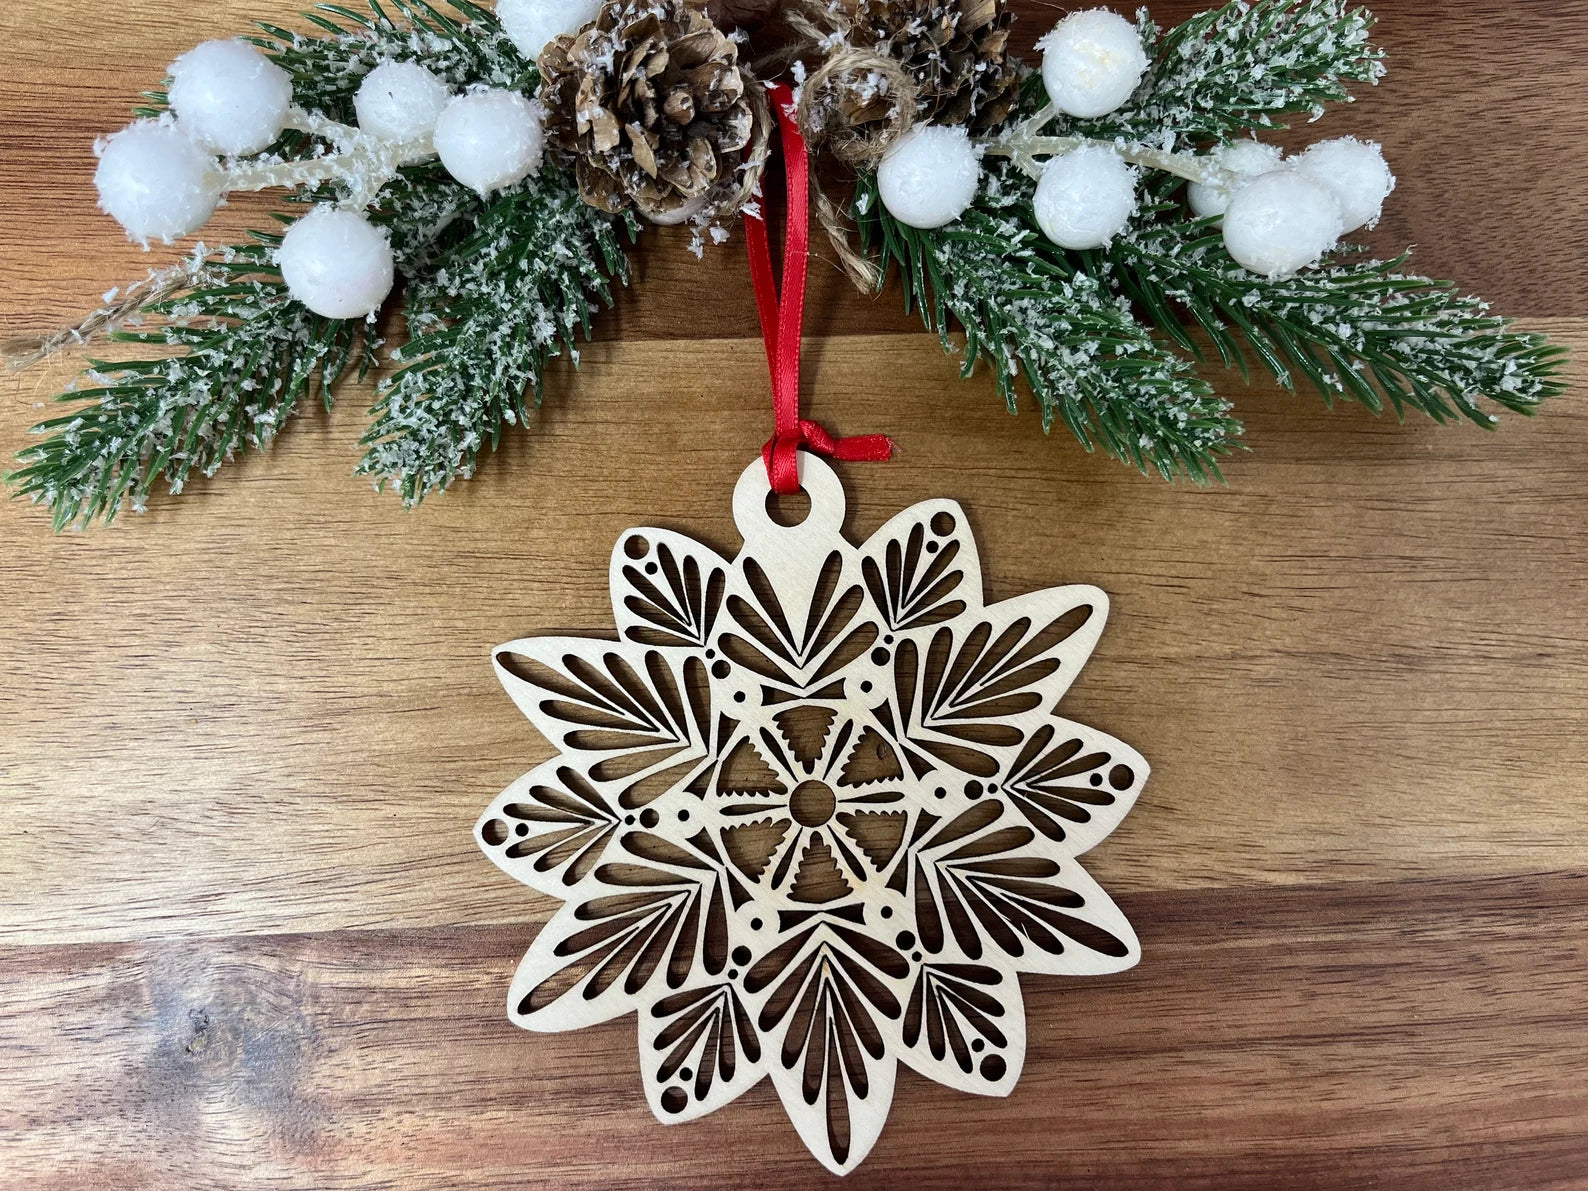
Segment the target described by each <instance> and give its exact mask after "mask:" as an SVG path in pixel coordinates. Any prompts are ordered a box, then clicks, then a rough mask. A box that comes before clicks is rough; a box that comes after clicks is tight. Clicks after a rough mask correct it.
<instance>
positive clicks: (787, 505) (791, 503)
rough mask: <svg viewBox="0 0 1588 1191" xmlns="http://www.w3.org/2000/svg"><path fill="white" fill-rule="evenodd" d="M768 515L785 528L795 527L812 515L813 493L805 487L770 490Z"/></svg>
mask: <svg viewBox="0 0 1588 1191" xmlns="http://www.w3.org/2000/svg"><path fill="white" fill-rule="evenodd" d="M766 515H767V517H768V518H769V519H770V520H771V521H772V522H774V523H775V524H777V525H781V526H782V527H783V528H784V529H794V528H796V527H797V526H800V525H803V524H804V523H805V520H806V518H808V517H809V516H810V515H811V495H810V493H809V492H806V491H805V489H804V488H796V489H794V491H793V492H768V493H767V494H766Z"/></svg>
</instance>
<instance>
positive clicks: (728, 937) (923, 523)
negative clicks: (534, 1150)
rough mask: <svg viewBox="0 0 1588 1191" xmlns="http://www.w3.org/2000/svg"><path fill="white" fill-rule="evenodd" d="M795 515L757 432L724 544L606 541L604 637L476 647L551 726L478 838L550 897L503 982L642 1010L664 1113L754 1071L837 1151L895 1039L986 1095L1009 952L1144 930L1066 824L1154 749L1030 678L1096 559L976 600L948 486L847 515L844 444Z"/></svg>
mask: <svg viewBox="0 0 1588 1191" xmlns="http://www.w3.org/2000/svg"><path fill="white" fill-rule="evenodd" d="M798 466H799V479H800V484H801V487H802V488H803V489H804V490H805V491H806V492H807V493H808V495H809V497H810V501H811V507H810V512H809V514H808V516H807V517H806V518H805V520H804V521H802V522H801V523H800V524H798V525H796V526H792V527H788V526H784V525H781V524H779V523H778V522H777V521H775V520H774V519H773V518H772V517H771V516H769V514H768V511H767V498H768V494H769V493H770V490H771V489H770V484H769V480H768V474H767V468H766V467H765V466H764V465H763V463H762V461H761V460H759V459H758V460H756V461H755V462H754V463H753V464H751V465H750V467H748V468H747V469H746V470H745V472H744V474H743V475H742V476H741V477H740V479H739V482H738V486H737V488H736V490H735V492H734V499H733V509H734V519H735V522H736V524H737V526H738V529H739V533H740V535H741V536H742V537H743V539H744V545H743V548H742V549H741V550H740V552H739V554H738V556H737V557H736V558H734V559H733V560H732V561H731V562H730V561H728V560H726V559H724V558H722V557H720V556H719V555H718V554H716V553H715V552H714V551H712V550H710V549H709V548H707V547H705V546H702V545H701V544H700V543H698V542H696V541H694V540H692V539H690V538H688V537H685V536H683V535H682V534H678V533H675V532H672V531H668V530H662V529H643V528H642V529H634V530H631V531H629V532H628V533H626V534H624V535H623V537H622V538H621V539H620V540H619V542H618V544H617V546H616V548H615V549H614V551H613V554H612V562H611V590H612V607H613V613H614V616H615V618H616V622H617V629H618V639H617V640H616V641H612V640H602V639H592V638H580V637H536V638H530V639H527V640H522V641H515V642H512V643H510V644H508V645H504V646H502V647H501V648H500V649H498V650H497V651H496V655H495V661H496V668H497V672H498V674H499V676H500V678H501V680H502V683H503V685H504V686H505V687H506V688H507V691H508V693H509V694H510V695H511V696H512V698H513V700H514V702H515V703H517V705H518V706H519V707H520V708H521V709H522V710H523V712H524V714H525V715H527V716H528V717H529V719H530V720H531V722H532V723H533V724H534V725H535V727H536V728H537V729H538V730H539V731H540V732H541V733H542V734H544V735H545V736H546V738H547V739H548V740H550V741H551V742H552V743H553V744H554V745H556V746H557V747H558V748H559V749H560V750H561V755H560V756H558V757H557V758H555V759H554V760H552V761H550V762H548V763H546V764H544V765H542V766H540V767H538V768H537V769H535V770H533V771H532V772H530V773H528V774H526V775H525V776H524V777H522V778H521V779H519V780H518V781H516V782H514V783H513V784H512V785H511V786H510V787H508V789H507V790H505V791H504V792H503V793H502V794H501V795H500V796H499V797H498V798H497V799H496V800H495V801H494V802H493V803H492V804H491V805H490V807H489V808H488V809H487V810H486V812H485V814H484V815H483V816H482V817H481V818H480V820H479V823H478V825H477V826H476V835H477V838H478V840H479V843H480V846H481V847H482V848H483V849H484V850H485V853H486V854H487V855H488V856H489V857H490V858H491V859H492V860H493V861H495V862H496V864H498V865H499V866H500V867H501V868H502V869H503V870H504V871H505V872H507V873H508V874H509V875H511V876H513V877H514V878H516V879H517V880H520V881H522V882H523V883H524V884H526V885H528V886H530V887H531V888H533V889H535V890H538V891H540V892H542V893H546V894H549V895H551V896H554V897H558V898H562V899H564V901H565V903H566V904H565V905H563V906H562V907H561V908H560V909H559V910H558V912H557V914H556V915H555V917H553V918H552V920H551V921H550V922H549V923H548V924H547V926H546V927H545V929H543V930H542V931H541V933H540V935H539V936H538V937H537V938H536V940H535V942H534V944H533V946H531V948H530V950H529V952H528V954H527V955H526V956H525V957H524V960H523V962H522V963H521V965H520V966H519V969H518V972H517V974H516V976H515V977H514V979H513V983H512V988H511V990H510V993H509V1015H510V1017H511V1018H512V1020H513V1021H514V1022H516V1023H517V1024H519V1025H521V1026H523V1027H525V1028H527V1029H530V1030H542V1031H559V1030H571V1029H579V1028H581V1027H584V1026H588V1025H593V1024H595V1023H598V1022H602V1021H606V1020H609V1019H611V1018H615V1017H618V1016H621V1015H623V1014H625V1013H628V1012H631V1011H632V1012H634V1013H636V1014H637V1016H638V1023H639V1048H640V1065H641V1069H642V1072H643V1076H644V1084H645V1095H646V1098H647V1100H648V1101H649V1102H650V1105H651V1108H652V1110H653V1111H654V1112H655V1114H656V1116H657V1118H658V1119H659V1120H661V1121H663V1122H666V1123H673V1122H680V1121H688V1120H692V1119H694V1118H696V1117H700V1116H703V1115H704V1114H706V1113H708V1112H712V1111H714V1110H716V1109H718V1108H720V1107H722V1106H723V1105H724V1104H726V1103H728V1102H729V1101H730V1100H732V1099H734V1098H735V1097H737V1096H739V1095H740V1094H741V1093H743V1092H744V1091H745V1090H746V1089H748V1088H750V1087H752V1086H754V1085H755V1084H756V1083H757V1082H758V1081H760V1080H761V1079H762V1078H763V1077H764V1076H769V1077H770V1078H771V1080H772V1082H773V1085H774V1086H775V1087H776V1089H777V1092H778V1095H779V1096H780V1098H781V1099H782V1102H783V1105H784V1107H785V1108H786V1110H787V1111H788V1114H789V1118H790V1120H792V1122H793V1123H794V1126H795V1128H796V1129H797V1130H798V1131H799V1134H800V1136H801V1138H802V1139H803V1140H804V1141H805V1144H806V1145H807V1146H808V1147H809V1148H810V1150H811V1152H812V1153H813V1154H815V1155H816V1157H817V1158H819V1159H820V1160H821V1161H822V1163H823V1164H824V1165H826V1166H827V1167H828V1168H829V1169H831V1170H833V1171H835V1172H837V1173H840V1174H843V1173H847V1172H848V1171H850V1170H852V1169H854V1168H855V1166H856V1165H857V1164H859V1162H860V1161H861V1160H862V1159H863V1158H864V1157H865V1156H866V1154H867V1152H868V1151H869V1150H870V1149H871V1147H872V1145H873V1144H874V1143H875V1142H876V1140H877V1137H878V1135H879V1134H880V1133H881V1131H882V1127H883V1124H884V1123H885V1121H886V1119H887V1115H888V1109H889V1105H890V1103H891V1101H892V1097H893V1087H894V1078H895V1072H896V1069H897V1066H898V1064H899V1063H900V1062H902V1063H904V1064H905V1065H907V1066H909V1067H911V1068H913V1069H915V1070H916V1071H919V1072H920V1073H921V1074H923V1075H926V1076H928V1077H929V1078H932V1079H935V1080H937V1081H939V1082H940V1083H944V1084H947V1085H949V1086H950V1087H954V1088H959V1089H961V1090H963V1091H966V1092H974V1093H979V1094H983V1095H995V1096H1002V1095H1007V1094H1008V1093H1009V1092H1010V1091H1011V1090H1012V1088H1013V1087H1014V1084H1015V1081H1016V1080H1017V1079H1018V1078H1019V1075H1020V1070H1021V1065H1022V1062H1023V1059H1024V1054H1025V1022H1024V1013H1023V1008H1022V1002H1021V994H1020V985H1019V980H1018V976H1019V974H1021V973H1034V974H1043V975H1061V976H1087V975H1094V974H1100V973H1106V972H1115V971H1119V970H1121V969H1123V968H1128V967H1130V966H1131V965H1133V964H1134V963H1135V962H1136V960H1137V959H1138V957H1139V948H1138V945H1137V942H1136V937H1135V934H1134V933H1133V932H1132V930H1131V928H1130V925H1129V923H1128V922H1126V920H1125V918H1124V916H1123V915H1122V914H1121V913H1120V911H1119V909H1118V908H1117V907H1116V906H1115V905H1114V903H1113V902H1112V901H1111V900H1110V899H1109V897H1108V895H1107V894H1106V893H1104V892H1103V890H1102V889H1101V888H1100V887H1099V886H1098V885H1097V884H1096V883H1095V882H1094V881H1093V880H1092V879H1091V878H1090V877H1089V876H1087V874H1086V873H1085V872H1084V871H1083V870H1082V868H1081V867H1080V865H1079V864H1078V863H1077V861H1076V859H1075V858H1076V857H1077V856H1078V855H1080V854H1081V853H1082V852H1085V851H1086V850H1087V849H1089V848H1091V847H1092V846H1093V845H1095V844H1096V843H1097V842H1098V841H1100V840H1101V839H1102V838H1103V837H1104V836H1106V835H1107V834H1108V833H1109V832H1110V831H1111V830H1113V828H1114V826H1115V825H1116V824H1118V823H1119V821H1120V820H1121V819H1122V818H1123V817H1124V815H1125V813H1126V812H1127V811H1128V810H1129V809H1130V807H1131V805H1132V804H1133V803H1134V801H1135V799H1136V796H1137V794H1138V793H1139V791H1140V790H1141V787H1142V783H1143V782H1144V781H1145V780H1146V777H1147V772H1148V767H1147V763H1146V762H1145V761H1144V760H1143V759H1142V757H1141V755H1140V754H1139V753H1137V752H1136V751H1135V750H1134V749H1132V748H1130V747H1129V746H1128V745H1125V744H1123V743H1121V742H1120V741H1118V740H1115V739H1114V738H1112V737H1110V736H1108V735H1106V734H1104V733H1102V732H1098V731H1096V730H1095V729H1093V728H1089V727H1086V726H1084V725H1081V724H1077V723H1073V722H1071V721H1069V720H1066V719H1062V718H1059V717H1058V716H1057V715H1056V714H1055V712H1054V705H1055V704H1056V703H1057V702H1058V700H1059V699H1060V697H1061V696H1062V695H1063V694H1064V692H1065V690H1066V689H1068V687H1069V685H1070V684H1071V682H1073V681H1074V679H1075V677H1076V675H1077V674H1078V673H1079V671H1080V669H1081V667H1082V665H1084V663H1085V662H1086V659H1087V657H1088V656H1089V655H1090V654H1091V651H1092V648H1093V646H1094V645H1095V644H1096V642H1097V639H1098V636H1099V634H1100V633H1101V632H1102V628H1103V623H1104V620H1105V618H1106V616H1107V609H1108V597H1107V596H1106V595H1105V594H1104V593H1103V592H1102V591H1101V590H1099V589H1098V588H1095V587H1087V586H1068V587H1055V588H1049V589H1047V590H1045V591H1040V592H1035V593H1032V594H1030V595H1026V596H1021V597H1018V598H1015V599H1011V600H1005V601H1003V602H1000V603H996V604H993V605H990V606H988V605H984V603H983V601H982V584H981V571H980V566H979V563H978V561H977V554H976V545H975V542H974V540H973V538H972V537H971V535H970V533H969V531H968V529H967V527H966V522H965V517H964V514H963V512H962V510H961V509H960V507H959V505H958V504H956V503H955V502H953V501H951V500H932V501H927V502H925V503H922V504H918V505H915V506H914V507H912V508H910V509H907V510H906V511H904V512H903V513H901V514H899V515H898V516H897V517H895V518H893V520H891V521H889V522H888V523H887V524H886V525H884V526H883V527H882V528H881V529H880V530H878V531H877V532H876V533H875V534H873V535H872V537H871V538H870V539H869V540H868V541H867V542H866V543H865V544H864V545H862V546H860V547H856V546H853V545H851V544H850V543H849V542H847V541H846V540H845V539H844V537H843V534H842V524H843V517H844V494H843V488H842V486H841V484H840V483H839V480H838V477H837V476H836V475H835V474H834V472H833V470H832V469H831V468H830V467H829V466H828V465H827V464H826V463H824V462H822V461H821V460H820V459H817V458H815V457H814V456H812V455H810V454H809V453H805V452H801V453H800V454H799V456H798Z"/></svg>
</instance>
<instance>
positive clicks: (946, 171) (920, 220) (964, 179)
mask: <svg viewBox="0 0 1588 1191" xmlns="http://www.w3.org/2000/svg"><path fill="white" fill-rule="evenodd" d="M980 180H981V161H980V160H979V158H978V157H977V153H976V146H975V145H973V144H971V141H970V136H969V135H968V134H967V133H966V131H965V130H964V129H963V128H961V127H958V126H954V127H949V126H947V125H938V124H917V125H916V126H915V127H914V128H912V129H910V131H909V132H907V133H905V134H904V135H903V136H901V137H900V138H899V139H898V140H896V141H895V142H894V143H893V145H892V146H891V147H890V148H889V149H888V152H887V154H886V155H885V156H884V157H883V158H882V164H881V165H880V166H878V167H877V190H878V191H879V193H880V194H881V196H882V205H883V206H884V207H886V208H887V209H888V213H889V214H890V215H892V216H893V217H894V218H895V219H897V220H898V221H899V222H900V223H904V224H908V225H909V226H910V227H920V228H930V227H942V226H943V225H944V224H946V223H953V222H954V220H956V219H958V218H959V217H960V216H961V215H963V214H964V213H965V208H966V207H969V206H970V204H971V200H972V199H974V198H975V197H976V186H977V184H978V183H979V182H980Z"/></svg>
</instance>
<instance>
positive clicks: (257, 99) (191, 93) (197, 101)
mask: <svg viewBox="0 0 1588 1191" xmlns="http://www.w3.org/2000/svg"><path fill="white" fill-rule="evenodd" d="M170 75H171V87H170V91H169V96H170V102H171V110H172V111H173V112H175V113H176V118H177V119H178V120H179V121H181V123H182V125H183V127H185V128H186V129H187V130H188V132H189V133H191V134H192V136H193V139H194V140H195V141H197V142H198V143H199V144H200V145H202V146H204V147H205V148H206V149H213V150H214V151H215V152H217V153H225V154H228V155H232V156H235V155H238V154H243V153H258V152H259V151H260V150H261V149H268V148H269V147H270V146H271V145H272V144H274V143H275V140H276V138H277V137H279V136H280V135H281V130H282V129H283V128H285V127H286V126H287V112H288V110H289V109H290V108H291V107H292V76H291V75H289V74H288V73H287V72H286V71H284V70H282V69H281V67H279V66H277V65H276V64H275V63H274V62H272V61H271V60H270V59H269V58H266V57H265V56H264V55H263V54H261V53H260V52H259V50H258V49H257V48H256V47H254V46H251V45H249V44H248V43H247V42H245V41H206V42H204V43H203V44H202V45H197V46H194V47H193V48H192V49H191V50H189V51H188V52H187V53H185V54H183V55H182V56H181V57H180V58H178V59H177V60H176V61H175V62H173V63H172V64H171V70H170Z"/></svg>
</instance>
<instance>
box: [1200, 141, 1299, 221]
mask: <svg viewBox="0 0 1588 1191" xmlns="http://www.w3.org/2000/svg"><path fill="white" fill-rule="evenodd" d="M1210 156H1211V157H1212V159H1213V162H1214V164H1215V165H1218V166H1221V167H1222V168H1224V169H1226V170H1228V171H1229V172H1230V173H1232V174H1234V175H1235V177H1236V181H1235V183H1234V184H1233V185H1232V186H1230V187H1228V188H1226V187H1224V186H1220V185H1218V184H1216V183H1215V184H1209V183H1206V182H1193V183H1191V185H1190V186H1188V187H1186V201H1187V202H1189V203H1190V204H1191V210H1192V211H1193V212H1194V213H1195V214H1196V217H1197V218H1198V219H1206V218H1208V216H1210V215H1222V214H1224V212H1225V211H1226V210H1228V209H1229V205H1230V199H1231V197H1233V195H1234V192H1235V191H1237V190H1239V189H1240V188H1241V187H1242V186H1244V185H1245V184H1246V183H1248V182H1250V181H1251V180H1252V179H1253V178H1260V177H1262V176H1263V175H1264V174H1268V173H1272V172H1273V171H1274V170H1277V169H1278V168H1279V167H1280V165H1281V164H1283V162H1284V158H1285V155H1284V153H1283V151H1282V150H1281V149H1280V148H1279V146H1278V145H1269V144H1265V143H1264V142H1262V141H1232V142H1231V143H1230V144H1228V145H1220V146H1219V147H1218V148H1217V149H1215V150H1214V151H1213V152H1212V154H1211V155H1210Z"/></svg>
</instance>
